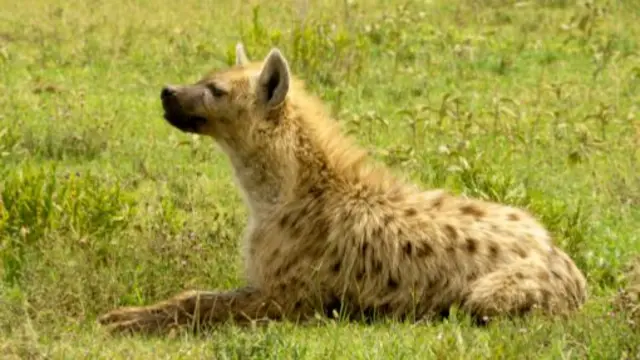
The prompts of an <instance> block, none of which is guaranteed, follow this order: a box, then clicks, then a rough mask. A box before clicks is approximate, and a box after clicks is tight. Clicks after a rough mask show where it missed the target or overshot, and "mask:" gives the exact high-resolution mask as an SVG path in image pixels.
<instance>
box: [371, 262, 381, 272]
mask: <svg viewBox="0 0 640 360" xmlns="http://www.w3.org/2000/svg"><path fill="white" fill-rule="evenodd" d="M373 271H374V272H375V273H376V274H380V273H381V272H382V262H380V260H375V261H374V262H373Z"/></svg>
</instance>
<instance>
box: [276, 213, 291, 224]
mask: <svg viewBox="0 0 640 360" xmlns="http://www.w3.org/2000/svg"><path fill="white" fill-rule="evenodd" d="M290 222H291V214H289V213H286V214H284V215H283V216H282V217H281V218H280V222H279V224H280V227H282V228H286V227H289V224H290Z"/></svg>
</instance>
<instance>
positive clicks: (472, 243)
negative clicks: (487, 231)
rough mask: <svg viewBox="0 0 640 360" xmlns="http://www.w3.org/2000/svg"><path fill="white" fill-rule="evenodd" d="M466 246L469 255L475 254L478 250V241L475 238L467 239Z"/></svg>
mask: <svg viewBox="0 0 640 360" xmlns="http://www.w3.org/2000/svg"><path fill="white" fill-rule="evenodd" d="M465 246H466V249H467V252H468V253H469V254H475V252H476V251H477V250H478V241H477V240H476V239H474V238H467V240H466V243H465Z"/></svg>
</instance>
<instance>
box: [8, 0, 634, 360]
mask: <svg viewBox="0 0 640 360" xmlns="http://www.w3.org/2000/svg"><path fill="white" fill-rule="evenodd" d="M623 3H624V4H623ZM0 10H1V11H0V92H1V93H2V96H0V358H3V359H13V358H16V359H17V358H22V359H44V358H47V359H63V358H64V359H68V358H105V359H156V358H178V359H179V358H183V359H187V358H189V359H192V358H207V359H211V358H217V359H231V358H237V359H246V358H259V359H263V358H273V359H276V358H277V359H298V358H300V359H301V358H305V359H314V358H317V359H320V358H322V359H324V358H329V359H330V358H336V359H342V358H345V359H346V358H349V359H380V358H389V359H391V358H393V359H407V358H420V359H430V358H433V359H461V358H465V359H466V358H468V359H477V358H495V359H503V358H519V359H540V358H544V359H546V358H549V359H561V358H562V359H565V358H574V359H578V358H579V359H585V358H591V359H620V358H628V359H629V358H636V359H640V331H637V330H634V329H633V327H632V323H630V321H629V320H630V317H629V314H628V313H627V312H624V311H614V310H612V307H611V299H612V297H613V296H615V294H616V292H617V291H618V289H619V288H620V287H622V286H624V284H625V283H624V281H623V278H622V277H621V274H622V273H623V270H624V267H625V264H626V263H627V262H628V261H629V260H630V259H631V258H632V257H633V256H635V255H636V254H638V253H640V251H639V250H640V245H639V240H640V168H639V166H640V114H638V113H639V112H640V44H639V40H640V21H639V20H640V15H639V14H640V3H639V2H632V1H628V2H622V1H597V2H596V1H582V2H574V1H570V0H556V1H553V0H530V1H509V0H479V1H473V0H462V1H446V0H433V1H410V0H400V1H382V0H378V1H374V0H345V1H336V0H315V1H303V0H291V1H284V0H279V1H257V0H253V1H238V2H235V1H231V0H215V1H214V0H182V1H162V0H150V1H146V2H143V1H127V0H113V1H79V0H70V1H57V2H51V1H45V0H25V1H24V2H16V1H9V0H0ZM239 40H241V41H243V42H244V44H245V46H246V48H247V51H248V53H249V55H250V56H251V57H253V58H261V57H263V56H265V55H266V53H267V51H268V50H269V48H270V47H271V46H278V47H279V48H280V49H282V51H283V52H284V54H285V55H286V56H287V57H288V58H289V59H290V61H291V66H292V69H293V71H294V72H295V73H296V74H297V75H299V76H300V77H302V78H304V79H305V80H306V81H307V82H308V84H309V87H310V89H311V90H312V91H314V92H315V93H316V94H318V95H320V96H321V97H322V98H323V99H324V100H325V101H326V102H327V104H328V105H329V106H330V107H331V109H332V111H333V112H334V114H335V115H336V117H337V118H339V119H340V121H341V122H342V123H343V125H344V129H345V130H346V131H349V132H350V133H351V134H352V135H353V136H354V137H355V138H356V139H357V140H358V141H359V142H360V143H361V144H362V145H363V146H366V147H368V148H371V150H372V152H373V154H374V156H375V157H377V158H378V159H380V161H384V162H386V163H387V164H389V166H391V167H393V168H394V169H396V170H397V172H398V173H399V174H404V175H405V176H408V177H410V178H411V179H413V180H415V181H416V182H419V183H420V184H422V185H423V186H425V187H446V188H448V189H450V190H451V191H454V192H456V193H464V194H467V195H470V196H478V197H483V198H489V199H494V200H499V201H503V202H506V203H510V204H515V205H519V206H524V207H527V208H528V209H530V210H531V211H533V212H535V213H536V214H537V215H538V216H539V217H540V218H541V220H542V221H543V222H544V223H545V224H546V225H547V226H548V227H549V228H550V229H551V230H552V231H553V233H554V234H555V237H556V241H557V242H558V243H560V244H561V245H562V247H563V248H565V249H566V250H567V251H569V252H570V254H571V255H572V256H573V257H574V258H575V259H576V262H577V263H578V265H579V266H580V268H581V269H582V270H583V271H585V273H586V274H587V275H588V279H589V284H590V293H591V298H590V300H589V302H588V303H587V305H586V307H585V308H584V310H583V311H581V312H579V313H577V314H576V315H575V316H573V317H572V318H571V319H570V320H568V321H557V320H549V319H543V318H539V317H531V318H528V319H523V320H518V321H507V320H500V321H498V322H496V323H495V324H493V325H491V326H489V327H488V328H477V327H473V326H471V325H470V322H469V320H468V319H467V318H466V317H465V316H464V315H463V314H453V316H452V317H451V318H450V319H447V320H445V321H444V322H442V323H433V324H401V323H378V324H375V325H371V326H366V325H361V324H347V323H342V322H331V321H326V322H322V323H321V324H319V325H318V324H316V325H309V326H305V327H296V326H294V325H292V324H279V325H272V326H269V327H267V328H260V329H244V330H243V329H239V328H234V327H230V326H229V327H225V328H223V329H221V330H219V331H216V332H213V333H210V334H206V335H202V336H198V337H196V336H189V335H179V336H177V337H174V338H172V339H162V338H141V337H133V338H126V337H110V336H108V335H107V334H105V333H104V331H103V330H102V329H101V328H100V327H99V326H97V325H96V324H95V319H96V316H97V315H99V314H101V313H104V312H106V311H108V310H111V309H112V308H114V307H115V306H120V305H125V304H134V305H135V304H146V303H150V302H153V301H157V300H160V299H163V298H165V297H168V296H171V295H173V294H175V293H177V292H179V291H181V290H183V289H186V288H209V289H213V288H231V287H234V286H237V285H239V284H241V282H242V274H241V272H240V269H241V264H240V258H239V255H238V240H239V235H240V233H241V231H242V228H243V226H244V225H245V221H246V220H245V216H246V210H245V208H244V206H243V204H242V203H241V201H240V197H239V195H238V194H237V192H236V191H235V188H234V185H233V183H232V179H231V172H230V166H229V164H228V163H227V161H226V159H225V158H224V157H223V155H222V153H221V152H220V151H218V150H217V149H216V148H215V146H214V145H213V144H212V142H211V140H207V139H205V138H199V137H196V136H189V135H185V134H182V133H180V132H179V131H177V130H176V129H174V128H172V127H170V126H169V125H168V124H166V123H165V121H164V120H163V119H162V112H161V105H160V99H159V95H160V89H161V86H162V85H163V84H165V83H184V82H190V81H194V80H196V79H197V78H198V77H199V76H200V75H202V74H203V73H204V72H206V71H208V70H209V69H210V68H211V67H223V66H226V65H227V64H229V63H230V61H232V60H233V49H234V45H235V43H236V42H237V41H239Z"/></svg>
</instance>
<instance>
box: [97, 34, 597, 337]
mask: <svg viewBox="0 0 640 360" xmlns="http://www.w3.org/2000/svg"><path fill="white" fill-rule="evenodd" d="M236 50H237V51H236V58H237V60H236V64H235V66H233V67H231V68H229V69H225V70H222V71H215V72H212V73H211V74H209V75H206V76H205V77H204V78H202V80H200V81H199V82H197V83H195V84H189V85H181V86H166V87H164V88H163V89H162V92H161V100H162V106H163V108H164V117H165V119H166V120H167V121H168V122H169V123H170V124H171V125H173V126H174V127H176V128H178V129H179V130H181V131H184V132H191V133H197V134H202V135H208V136H210V137H212V138H213V139H214V140H215V142H216V143H217V144H218V145H219V147H220V148H221V149H222V150H223V151H224V152H225V153H226V155H227V156H228V158H229V160H230V161H231V164H232V165H233V169H234V175H235V179H236V181H237V184H238V186H239V188H240V190H241V193H242V195H243V198H244V201H245V203H246V205H247V206H248V209H249V219H248V225H247V229H246V232H245V236H244V240H243V254H244V258H245V265H246V269H245V275H246V282H247V283H246V286H244V287H241V288H238V289H235V290H230V291H187V292H184V293H182V294H179V295H177V296H175V297H173V298H171V299H169V300H166V301H163V302H159V303H157V304H154V305H150V306H143V307H127V308H121V309H116V310H113V311H111V312H109V313H108V314H106V315H104V316H102V317H101V318H100V322H101V323H103V324H107V325H108V326H109V327H110V329H112V330H114V331H122V330H132V331H158V330H166V329H168V328H170V327H173V326H176V325H182V324H187V323H189V324H195V325H198V326H212V325H214V324H217V323H221V322H225V321H227V320H232V321H234V322H235V323H248V322H251V321H255V320H260V319H270V320H291V321H300V320H305V319H309V318H310V317H313V316H314V315H315V314H316V313H329V314H334V313H335V311H343V314H347V315H349V316H350V317H352V318H359V319H362V318H368V317H370V316H373V315H374V314H378V315H379V316H383V317H387V318H394V319H407V318H409V319H428V318H432V317H434V316H439V315H441V314H442V313H446V312H447V311H448V310H449V309H450V308H451V307H452V306H454V305H455V306H457V307H459V308H460V309H462V310H464V311H467V312H468V313H469V314H471V315H472V316H474V317H477V318H481V319H482V318H487V317H492V316H496V315H507V316H518V315H522V314H525V313H527V312H529V311H530V310H532V309H534V308H537V309H540V310H542V311H543V312H545V313H547V314H552V315H553V314H555V315H558V314H567V313H568V312H571V311H573V310H576V309H578V308H580V307H581V305H582V304H583V303H584V302H585V300H586V297H587V291H586V281H585V277H584V275H583V274H582V273H581V271H580V270H579V269H578V268H577V267H576V265H575V264H574V262H573V261H572V260H571V259H570V258H569V256H567V254H566V253H565V252H564V251H563V250H561V249H560V248H558V247H557V246H556V245H554V244H553V242H552V240H551V238H550V236H549V233H548V232H547V230H545V228H544V227H543V226H542V225H541V224H540V223H539V222H538V221H537V220H536V219H535V218H534V217H533V216H532V215H531V214H529V213H528V212H527V211H525V210H523V209H519V208H515V207H511V206H507V205H503V204H497V203H493V202H488V201H482V200H477V199H469V198H464V197H461V196H456V195H453V194H450V193H448V192H446V191H444V190H429V191H425V190H421V189H420V188H418V187H417V186H414V185H412V184H410V183H408V182H405V181H404V180H402V179H400V178H399V177H396V176H394V175H393V174H392V172H391V171H390V170H389V169H387V168H385V167H384V166H382V165H381V164H378V163H375V162H372V161H369V159H368V158H367V154H366V152H365V151H363V150H362V149H361V148H359V147H357V146H356V145H355V144H354V143H353V142H351V141H350V140H349V139H348V138H347V137H345V136H343V134H342V133H341V132H340V130H339V128H338V127H337V122H336V121H335V120H334V119H332V118H331V117H330V116H329V115H328V114H327V112H325V110H324V108H323V105H322V104H321V102H320V101H319V100H318V99H316V98H315V97H313V96H312V95H310V94H309V93H308V92H306V91H305V90H304V86H303V83H302V82H301V81H300V80H298V79H297V78H295V77H293V76H292V74H291V72H290V69H289V65H288V62H287V60H286V59H285V57H284V56H283V54H282V53H281V52H280V51H279V50H278V49H272V50H271V51H270V52H269V54H268V55H267V56H266V58H265V59H264V60H263V61H260V62H250V61H249V60H248V59H247V57H246V55H245V52H244V50H243V47H242V45H241V44H239V45H238V47H237V49H236Z"/></svg>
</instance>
